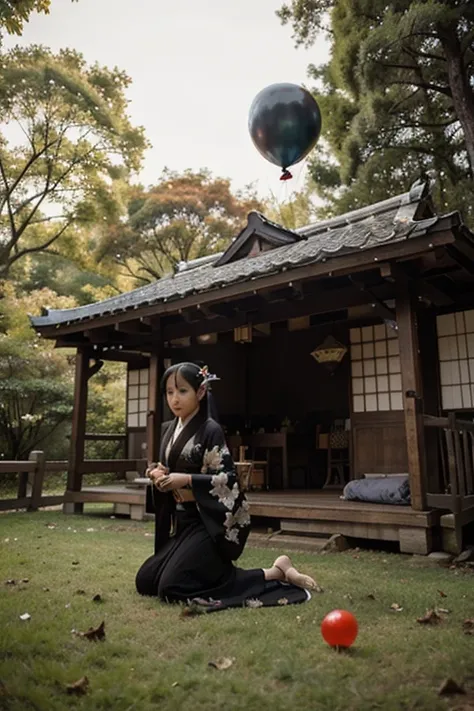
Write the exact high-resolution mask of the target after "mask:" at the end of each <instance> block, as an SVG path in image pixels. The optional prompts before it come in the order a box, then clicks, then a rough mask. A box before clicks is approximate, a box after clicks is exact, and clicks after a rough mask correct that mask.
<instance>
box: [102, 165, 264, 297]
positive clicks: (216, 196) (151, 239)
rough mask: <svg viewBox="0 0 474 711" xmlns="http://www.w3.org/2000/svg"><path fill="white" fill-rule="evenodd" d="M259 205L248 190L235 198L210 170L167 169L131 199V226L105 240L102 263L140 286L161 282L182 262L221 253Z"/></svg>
mask: <svg viewBox="0 0 474 711" xmlns="http://www.w3.org/2000/svg"><path fill="white" fill-rule="evenodd" d="M260 208H261V205H260V203H259V202H258V200H257V199H256V197H255V195H254V194H253V193H252V192H251V191H250V192H249V191H247V192H246V193H238V194H236V195H234V194H233V193H232V192H231V189H230V183H229V181H228V180H224V179H222V178H214V177H212V175H211V174H210V173H209V171H207V170H200V171H198V172H194V171H191V170H187V171H185V172H184V173H182V174H179V173H176V172H173V171H169V170H165V171H164V172H163V175H162V177H161V180H160V181H159V183H158V184H157V185H156V186H154V187H152V188H150V189H149V190H143V189H139V190H136V191H135V193H134V194H132V196H131V199H130V201H129V205H128V221H127V223H126V224H123V223H121V222H117V223H115V224H114V225H112V226H111V227H110V229H109V230H108V232H107V233H106V234H105V235H104V238H103V241H102V244H101V245H99V247H98V257H97V258H98V259H100V260H101V261H102V260H103V259H105V258H107V259H109V260H110V259H112V260H114V261H115V262H116V263H117V264H120V265H121V266H122V267H123V268H124V271H125V273H126V274H128V275H131V276H133V277H134V278H135V279H137V280H138V282H142V283H143V282H145V283H146V282H150V281H154V280H155V279H159V278H160V277H161V276H162V275H163V274H164V273H166V272H168V271H170V270H173V271H174V270H176V269H177V266H178V264H179V263H180V262H182V261H188V260H190V259H195V258H198V257H202V256H205V255H207V254H212V253H214V252H218V251H219V250H221V249H223V248H224V247H225V246H227V244H228V242H229V240H230V239H231V238H232V237H234V236H235V234H236V233H237V232H238V231H239V230H240V229H241V228H242V225H243V223H244V222H245V219H246V217H247V214H248V213H249V212H250V211H251V210H256V209H260Z"/></svg>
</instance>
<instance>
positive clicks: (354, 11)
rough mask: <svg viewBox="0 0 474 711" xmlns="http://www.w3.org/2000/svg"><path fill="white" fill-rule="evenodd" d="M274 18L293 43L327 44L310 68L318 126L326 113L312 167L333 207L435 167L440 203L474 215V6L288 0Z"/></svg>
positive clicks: (388, 190) (387, 190) (430, 1)
mask: <svg viewBox="0 0 474 711" xmlns="http://www.w3.org/2000/svg"><path fill="white" fill-rule="evenodd" d="M328 12H329V13H330V14H329V20H330V29H328V27H327V26H324V22H326V21H327V20H328V14H327V13H328ZM279 15H280V18H281V20H282V21H283V22H291V23H292V24H293V29H294V32H295V38H296V41H297V43H305V44H311V43H312V42H314V41H315V39H316V37H317V36H318V35H319V33H321V32H328V33H330V37H331V40H332V45H331V58H330V61H329V63H328V64H327V65H325V66H323V67H319V68H314V67H312V68H311V76H312V77H313V78H315V79H316V80H317V81H318V90H317V99H318V100H319V101H320V103H321V108H322V112H323V124H324V116H329V115H330V116H331V121H330V122H329V121H328V122H327V126H326V129H325V134H324V136H325V141H326V153H324V149H323V150H319V154H317V157H316V160H315V161H314V162H313V165H312V173H313V177H314V179H315V180H316V181H317V182H318V183H319V186H320V188H321V193H322V194H323V195H324V196H326V197H327V198H328V199H329V202H330V208H332V210H333V211H336V212H340V211H344V210H346V209H350V208H351V207H357V206H358V205H359V204H361V203H362V204H367V201H370V200H372V201H373V199H374V197H375V199H382V198H383V197H387V196H388V194H393V191H394V190H397V189H398V188H399V186H400V185H402V184H403V188H402V189H406V188H407V183H409V182H410V181H411V180H413V179H414V178H415V177H418V175H419V174H420V172H426V171H430V170H432V171H434V173H435V174H436V177H437V179H438V198H439V201H440V202H441V203H442V205H443V206H451V207H459V206H462V207H463V208H464V210H465V211H466V212H467V213H468V214H469V212H470V214H471V216H472V215H473V212H472V198H473V197H474V195H473V189H472V175H473V169H474V89H473V86H474V44H473V43H474V6H473V5H472V3H469V2H462V1H461V0H453V1H452V2H449V3H447V2H442V1H441V0H416V1H414V2H412V1H409V0H398V1H397V2H392V3H389V4H387V3H386V2H384V1H382V0H292V2H291V3H290V4H287V5H284V6H283V7H282V9H281V10H280V11H279ZM328 36H329V34H328ZM341 187H342V190H340V189H339V190H338V188H341ZM457 201H461V205H460V204H459V202H457Z"/></svg>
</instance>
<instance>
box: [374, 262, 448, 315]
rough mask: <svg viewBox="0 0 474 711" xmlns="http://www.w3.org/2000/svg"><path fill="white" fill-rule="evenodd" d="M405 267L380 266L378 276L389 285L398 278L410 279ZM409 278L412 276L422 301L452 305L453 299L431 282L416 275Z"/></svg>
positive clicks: (436, 304)
mask: <svg viewBox="0 0 474 711" xmlns="http://www.w3.org/2000/svg"><path fill="white" fill-rule="evenodd" d="M433 256H434V255H433ZM406 266H407V265H406V264H405V265H401V264H393V263H392V264H382V265H381V266H380V276H381V277H382V278H383V279H385V280H386V281H388V282H390V283H396V281H397V279H398V278H400V279H406V278H407V277H408V278H409V277H410V274H409V273H408V272H407V269H406ZM411 276H413V279H414V280H415V281H416V289H417V293H418V295H419V296H420V297H421V298H422V299H424V300H426V301H429V302H430V303H431V304H434V305H435V306H449V305H451V304H452V303H453V299H452V298H451V297H450V296H449V295H448V294H446V293H445V292H444V291H442V290H441V289H439V288H438V287H436V286H434V284H432V283H431V282H429V281H427V280H426V279H423V277H421V276H418V275H411Z"/></svg>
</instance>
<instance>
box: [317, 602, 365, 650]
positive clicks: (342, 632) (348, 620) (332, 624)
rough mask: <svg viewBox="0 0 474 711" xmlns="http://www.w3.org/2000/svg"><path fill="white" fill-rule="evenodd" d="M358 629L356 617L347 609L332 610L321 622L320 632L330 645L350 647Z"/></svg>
mask: <svg viewBox="0 0 474 711" xmlns="http://www.w3.org/2000/svg"><path fill="white" fill-rule="evenodd" d="M358 630H359V626H358V624H357V620H356V618H355V617H354V615H353V614H352V613H351V612H347V610H333V611H332V612H329V613H328V614H327V615H326V617H325V618H324V620H323V621H322V623H321V634H322V635H323V637H324V640H325V641H326V642H327V643H328V644H329V645H330V646H331V647H350V646H351V644H353V643H354V641H355V638H356V637H357V632H358Z"/></svg>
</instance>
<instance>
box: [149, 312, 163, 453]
mask: <svg viewBox="0 0 474 711" xmlns="http://www.w3.org/2000/svg"><path fill="white" fill-rule="evenodd" d="M152 335H153V342H152V351H151V354H150V366H149V375H148V415H147V423H146V428H147V429H146V442H147V459H148V463H149V464H151V463H152V462H154V463H157V462H158V461H159V457H160V439H161V423H162V421H163V412H162V395H161V391H160V382H161V378H162V375H163V373H162V365H161V364H162V360H163V354H162V350H163V341H162V329H161V324H160V322H159V321H156V322H155V323H154V324H153V334H152Z"/></svg>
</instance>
